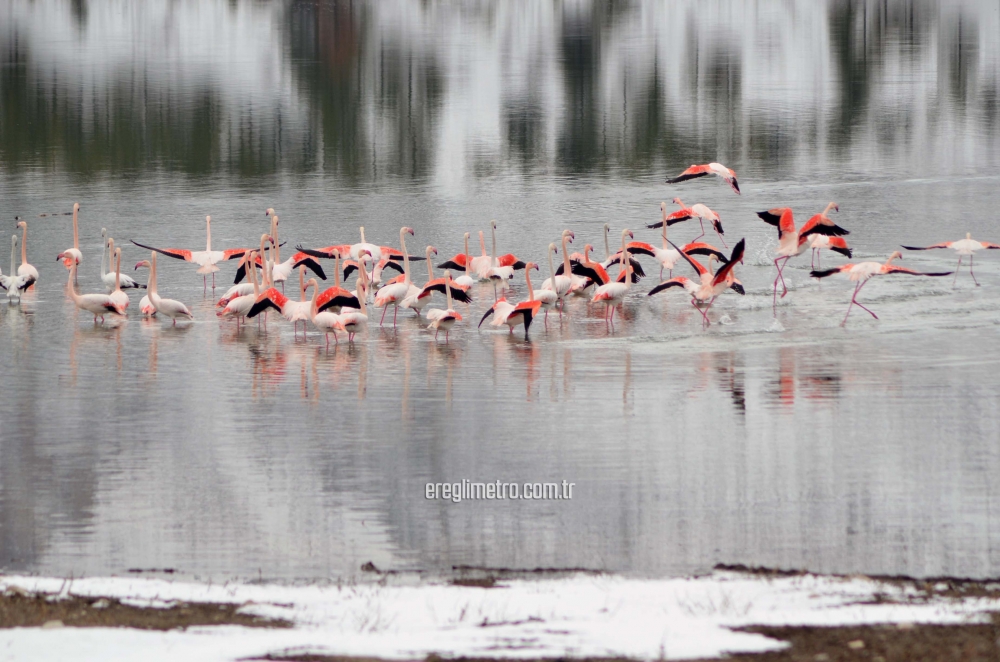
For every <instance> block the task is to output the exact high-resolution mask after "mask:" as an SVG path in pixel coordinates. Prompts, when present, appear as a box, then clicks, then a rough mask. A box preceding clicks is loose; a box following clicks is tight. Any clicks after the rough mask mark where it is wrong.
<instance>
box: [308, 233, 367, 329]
mask: <svg viewBox="0 0 1000 662" xmlns="http://www.w3.org/2000/svg"><path fill="white" fill-rule="evenodd" d="M337 255H338V259H339V255H340V254H339V252H338V254H337ZM306 287H307V288H308V287H312V288H313V294H312V300H311V301H310V302H309V318H310V319H311V320H312V323H313V326H315V327H316V328H317V329H319V330H320V331H322V332H323V337H324V338H325V339H326V346H327V347H330V333H333V339H334V341H336V342H337V343H338V344H339V343H340V339H339V338H337V329H339V328H341V324H342V323H341V320H340V315H338V314H337V313H333V312H329V311H322V310H320V309H319V303H318V301H319V284H318V283H317V282H316V279H315V278H310V279H309V282H308V283H307V284H306ZM338 288H339V286H338ZM331 289H332V288H331ZM345 291H346V290H345ZM359 305H360V303H359Z"/></svg>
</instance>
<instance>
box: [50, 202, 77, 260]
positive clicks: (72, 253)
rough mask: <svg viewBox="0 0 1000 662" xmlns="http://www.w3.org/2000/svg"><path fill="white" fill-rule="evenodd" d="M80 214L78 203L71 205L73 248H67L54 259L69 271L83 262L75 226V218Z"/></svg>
mask: <svg viewBox="0 0 1000 662" xmlns="http://www.w3.org/2000/svg"><path fill="white" fill-rule="evenodd" d="M79 213H80V203H79V202H74V203H73V248H67V249H66V250H64V251H63V252H62V253H60V254H59V255H58V256H57V257H56V262H58V261H59V260H62V263H63V264H64V265H65V266H66V268H67V269H69V268H70V267H71V266H72V265H74V264H76V265H79V264H80V263H81V262H83V253H81V252H80V230H79V227H78V225H77V216H78V215H79Z"/></svg>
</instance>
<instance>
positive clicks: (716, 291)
mask: <svg viewBox="0 0 1000 662" xmlns="http://www.w3.org/2000/svg"><path fill="white" fill-rule="evenodd" d="M671 245H672V246H674V248H677V246H676V245H674V244H673V242H671ZM745 248H746V240H744V239H740V240H739V241H738V242H737V243H736V246H734V247H733V252H732V254H731V255H730V257H729V260H728V261H724V262H723V264H722V266H721V267H719V269H718V270H717V271H716V272H715V273H714V274H713V273H712V262H713V261H714V260H716V259H718V258H717V257H716V256H715V254H711V255H709V256H708V267H707V268H706V267H704V266H702V264H701V263H700V262H698V260H695V259H694V258H693V257H691V256H690V255H688V254H687V253H685V252H684V251H680V253H681V255H682V256H683V257H684V259H685V260H687V262H688V264H690V265H691V266H692V267H694V270H695V271H696V272H697V273H698V276H699V280H698V282H695V281H692V280H691V279H689V278H685V277H684V276H677V277H674V278H671V279H669V280H665V281H663V282H662V283H660V284H659V285H657V286H656V287H654V288H653V289H651V290H650V291H649V292H648V296H653V295H654V294H657V293H659V292H662V291H663V290H666V289H668V288H671V287H683V288H684V289H685V290H686V291H687V293H688V294H690V295H691V305H692V306H694V307H695V308H696V309H697V310H698V312H700V313H701V318H702V326H709V325H711V324H712V322H711V321H710V320H709V319H708V310H709V309H710V308H711V307H712V304H713V303H714V302H715V299H716V297H718V296H719V295H720V294H722V293H723V292H725V291H726V290H727V289H730V288H732V289H735V290H736V291H737V292H740V293H741V294H742V293H743V292H742V290H743V286H742V285H740V284H739V281H737V280H736V277H735V276H734V275H733V273H732V272H733V269H734V268H735V267H736V263H737V262H740V261H742V260H743V252H744V250H745ZM677 250H680V249H677ZM736 285H739V288H737V287H736Z"/></svg>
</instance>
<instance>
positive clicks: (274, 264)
mask: <svg viewBox="0 0 1000 662" xmlns="http://www.w3.org/2000/svg"><path fill="white" fill-rule="evenodd" d="M269 211H271V212H272V213H271V239H272V240H273V241H274V259H272V260H271V282H274V283H281V290H282V291H284V290H285V281H286V280H288V277H289V276H291V275H292V270H294V269H295V268H296V267H303V266H304V267H308V268H309V269H310V270H311V271H312V272H313V273H314V274H316V275H317V276H319V277H320V278H321V279H323V280H326V274H325V273H324V272H323V267H321V266H320V265H319V262H317V261H316V260H314V259H313V258H312V256H311V255H309V254H308V253H304V252H298V253H295V254H294V255H292V257H290V258H288V259H287V260H285V261H284V262H282V261H281V242H280V241H278V215H277V214H275V213H273V210H269ZM212 287H215V283H214V281H213V283H212ZM304 321H305V320H303V322H304ZM303 326H305V324H303Z"/></svg>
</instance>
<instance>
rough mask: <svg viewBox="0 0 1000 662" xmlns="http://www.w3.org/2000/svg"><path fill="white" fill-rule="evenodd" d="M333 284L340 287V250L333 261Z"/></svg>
mask: <svg viewBox="0 0 1000 662" xmlns="http://www.w3.org/2000/svg"><path fill="white" fill-rule="evenodd" d="M333 285H334V287H340V251H337V253H336V257H334V261H333Z"/></svg>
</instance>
